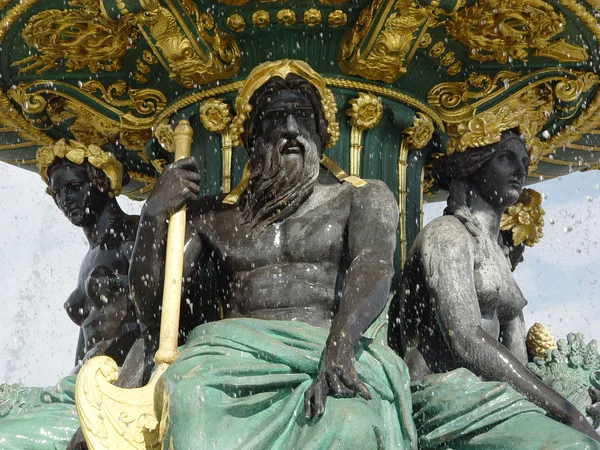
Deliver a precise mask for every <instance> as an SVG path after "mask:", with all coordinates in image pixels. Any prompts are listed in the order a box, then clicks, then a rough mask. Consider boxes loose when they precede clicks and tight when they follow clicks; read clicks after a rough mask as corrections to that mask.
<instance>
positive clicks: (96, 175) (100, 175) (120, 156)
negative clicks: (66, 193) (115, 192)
mask: <svg viewBox="0 0 600 450" xmlns="http://www.w3.org/2000/svg"><path fill="white" fill-rule="evenodd" d="M101 148H102V150H104V151H105V152H110V153H112V154H113V155H115V157H116V158H117V160H118V161H119V162H120V163H121V164H122V165H123V169H124V170H123V177H122V181H121V186H125V185H126V184H127V183H129V181H130V177H129V173H128V172H127V170H126V166H125V160H126V150H125V148H124V147H123V146H122V145H120V144H118V143H116V144H113V143H106V144H102V145H101ZM69 164H75V163H74V162H71V161H69V160H68V159H64V158H56V159H55V160H54V162H53V163H52V164H50V166H49V167H48V177H50V176H51V174H52V171H53V170H54V169H56V168H57V167H59V166H64V165H69ZM80 166H81V168H82V169H84V170H85V173H86V175H87V178H88V181H89V182H90V184H91V185H92V187H93V188H95V189H96V190H97V191H99V192H102V193H107V192H109V191H110V188H111V185H110V180H109V178H108V176H107V175H106V174H105V173H104V172H103V171H102V170H100V169H97V168H96V167H94V166H92V165H91V164H90V163H89V162H87V160H85V161H84V162H83V163H82V164H80Z"/></svg>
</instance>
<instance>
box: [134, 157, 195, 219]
mask: <svg viewBox="0 0 600 450" xmlns="http://www.w3.org/2000/svg"><path fill="white" fill-rule="evenodd" d="M199 183H200V174H199V173H198V164H197V163H196V159H195V158H194V157H193V156H190V157H189V158H183V159H180V160H179V161H176V162H174V163H172V164H169V165H168V166H167V167H166V168H165V170H164V172H163V173H162V174H161V175H160V176H159V177H158V179H157V180H156V184H155V185H154V188H153V189H152V192H150V195H149V196H148V200H147V201H146V207H147V209H148V211H149V213H150V214H151V215H154V216H157V217H160V218H164V219H167V218H168V217H170V216H172V215H173V214H175V213H176V212H177V211H179V210H180V209H181V208H183V207H184V206H185V205H187V204H189V203H191V202H192V201H194V200H195V199H196V197H197V196H198V193H199V192H200V186H199Z"/></svg>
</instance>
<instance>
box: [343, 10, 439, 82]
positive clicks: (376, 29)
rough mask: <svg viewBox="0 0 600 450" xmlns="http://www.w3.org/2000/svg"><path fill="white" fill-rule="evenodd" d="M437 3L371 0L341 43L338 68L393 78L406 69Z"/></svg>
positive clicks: (381, 78)
mask: <svg viewBox="0 0 600 450" xmlns="http://www.w3.org/2000/svg"><path fill="white" fill-rule="evenodd" d="M439 3H440V2H438V1H433V2H431V5H430V6H422V5H420V4H419V2H417V1H414V0H372V2H371V4H369V5H368V6H366V7H365V8H364V9H363V10H362V11H361V13H360V15H359V18H358V20H357V21H356V23H355V24H354V26H353V27H352V28H351V29H350V30H349V31H348V32H347V33H346V35H345V36H344V39H343V41H342V43H341V45H340V49H339V52H338V58H337V62H338V66H339V67H340V69H341V71H342V72H343V73H345V74H346V75H358V76H361V77H363V78H367V79H369V80H379V81H384V82H386V83H392V82H394V81H396V80H397V79H398V78H399V77H400V76H401V75H402V74H403V73H405V72H406V67H407V66H408V63H409V62H410V60H411V58H412V56H413V54H414V51H415V50H416V47H417V46H418V42H419V40H418V39H417V37H418V36H419V35H420V34H422V33H423V32H424V31H425V29H427V27H428V26H429V25H430V24H433V22H432V21H433V20H434V19H435V17H436V14H437V13H439V12H440V11H438V10H437V9H436V7H437V6H438V5H439Z"/></svg>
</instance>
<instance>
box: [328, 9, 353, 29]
mask: <svg viewBox="0 0 600 450" xmlns="http://www.w3.org/2000/svg"><path fill="white" fill-rule="evenodd" d="M347 21H348V16H347V15H346V13H345V12H344V11H342V10H341V9H336V10H335V11H331V12H330V13H329V15H328V16H327V23H328V24H329V25H330V26H332V27H333V28H337V27H343V26H344V25H346V22H347Z"/></svg>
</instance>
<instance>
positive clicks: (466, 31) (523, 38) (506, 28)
mask: <svg viewBox="0 0 600 450" xmlns="http://www.w3.org/2000/svg"><path fill="white" fill-rule="evenodd" d="M565 26H566V21H565V18H564V16H563V15H562V14H561V13H560V12H557V11H555V10H554V8H553V7H552V5H550V4H549V3H548V2H546V1H543V0H483V1H479V2H475V3H474V4H472V5H469V6H467V7H465V8H463V9H460V10H459V11H457V12H456V13H455V14H454V15H453V16H452V17H451V18H450V19H449V20H448V22H447V24H446V32H447V33H448V35H449V36H451V37H452V38H454V39H456V40H457V41H459V42H461V43H462V44H464V45H465V46H466V47H467V49H468V52H467V54H468V55H469V58H471V59H474V60H476V61H497V62H499V63H500V64H506V63H507V62H509V61H510V60H520V61H527V58H528V56H529V50H530V49H531V50H533V53H532V54H533V55H534V56H545V57H548V58H553V59H556V60H558V61H563V62H573V61H585V60H587V59H588V54H587V51H586V50H585V49H584V48H583V47H579V46H576V45H572V44H569V43H567V42H565V40H564V39H558V40H555V41H551V39H553V38H555V37H556V35H558V34H560V33H561V32H562V31H564V29H565Z"/></svg>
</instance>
